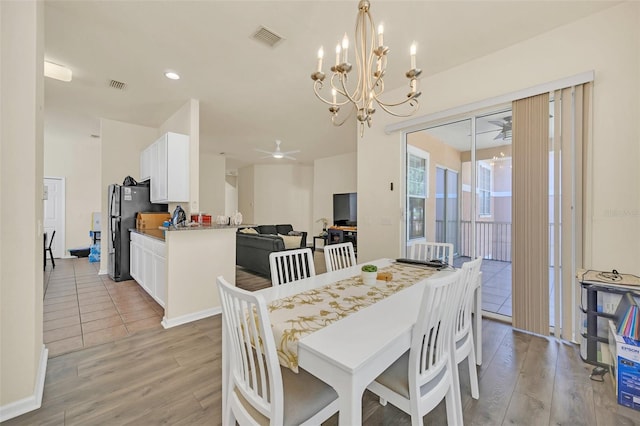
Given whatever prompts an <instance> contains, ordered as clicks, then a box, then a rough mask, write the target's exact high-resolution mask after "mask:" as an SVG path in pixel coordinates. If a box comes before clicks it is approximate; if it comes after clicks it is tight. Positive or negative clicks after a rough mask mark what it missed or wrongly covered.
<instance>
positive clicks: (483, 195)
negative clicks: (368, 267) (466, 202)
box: [478, 163, 491, 216]
mask: <svg viewBox="0 0 640 426" xmlns="http://www.w3.org/2000/svg"><path fill="white" fill-rule="evenodd" d="M478 197H479V200H478V207H479V208H478V211H479V213H480V216H490V215H491V168H490V167H488V166H487V165H485V164H482V163H478Z"/></svg>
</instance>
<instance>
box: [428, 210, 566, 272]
mask: <svg viewBox="0 0 640 426" xmlns="http://www.w3.org/2000/svg"><path fill="white" fill-rule="evenodd" d="M553 227H554V224H553V223H550V224H549V264H550V265H553V250H554V247H555V244H554V241H553ZM457 230H459V234H460V235H459V238H455V235H456V231H457ZM447 237H448V238H447V241H452V240H453V241H456V240H457V241H458V242H459V243H458V244H454V246H456V251H457V255H458V256H466V257H471V255H472V250H471V243H472V242H471V222H470V221H461V222H460V223H459V225H458V223H457V222H455V221H449V222H448V223H447ZM436 241H445V235H444V221H442V220H437V221H436ZM511 241H512V240H511V222H476V255H477V256H482V258H483V259H491V260H500V261H503V262H511Z"/></svg>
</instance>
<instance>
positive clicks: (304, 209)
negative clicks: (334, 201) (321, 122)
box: [238, 164, 313, 238]
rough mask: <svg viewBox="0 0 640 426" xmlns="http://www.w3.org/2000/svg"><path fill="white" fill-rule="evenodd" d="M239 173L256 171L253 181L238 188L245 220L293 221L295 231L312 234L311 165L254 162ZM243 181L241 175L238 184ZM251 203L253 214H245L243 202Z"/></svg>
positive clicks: (279, 222)
mask: <svg viewBox="0 0 640 426" xmlns="http://www.w3.org/2000/svg"><path fill="white" fill-rule="evenodd" d="M247 169H251V170H247ZM239 173H240V175H241V176H242V175H243V174H244V175H245V176H248V175H250V174H251V173H253V180H252V183H250V182H245V185H244V186H239V188H238V193H239V194H240V199H239V206H240V212H241V213H242V215H243V219H244V222H245V223H254V224H257V225H277V224H282V223H290V224H291V225H293V229H295V230H296V231H307V233H308V238H311V235H312V234H311V230H312V229H313V220H312V203H313V199H312V194H313V167H312V166H304V165H287V164H285V165H255V166H252V167H245V168H243V169H240V172H239ZM242 184H243V179H242V178H240V179H239V185H242ZM251 186H252V188H251ZM245 191H246V193H245ZM250 193H253V199H252V200H250V199H248V194H250ZM240 200H242V203H241V202H240ZM250 204H253V218H245V217H244V216H245V212H244V211H243V210H242V206H243V205H250ZM250 210H251V209H250Z"/></svg>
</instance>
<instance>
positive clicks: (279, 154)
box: [254, 140, 300, 160]
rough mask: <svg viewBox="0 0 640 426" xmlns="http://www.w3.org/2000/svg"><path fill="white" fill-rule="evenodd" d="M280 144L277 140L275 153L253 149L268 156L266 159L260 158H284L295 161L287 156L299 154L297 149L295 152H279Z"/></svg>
mask: <svg viewBox="0 0 640 426" xmlns="http://www.w3.org/2000/svg"><path fill="white" fill-rule="evenodd" d="M281 143H282V141H279V140H277V141H276V150H275V151H265V150H263V149H258V148H254V149H255V150H256V151H258V152H264V153H265V154H269V155H267V156H266V157H262V158H269V157H271V158H278V159H280V158H286V159H288V160H295V158H294V157H291V156H290V155H289V154H295V153H296V152H300V150H299V149H296V150H295V151H282V150H280V144H281Z"/></svg>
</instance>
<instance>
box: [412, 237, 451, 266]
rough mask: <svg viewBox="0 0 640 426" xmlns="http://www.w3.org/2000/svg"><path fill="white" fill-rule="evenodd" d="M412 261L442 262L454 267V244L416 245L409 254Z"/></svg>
mask: <svg viewBox="0 0 640 426" xmlns="http://www.w3.org/2000/svg"><path fill="white" fill-rule="evenodd" d="M409 258H410V259H416V260H441V261H442V262H444V263H446V264H448V265H449V266H453V244H451V243H433V242H426V243H415V244H413V245H412V246H411V249H410V252H409Z"/></svg>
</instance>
